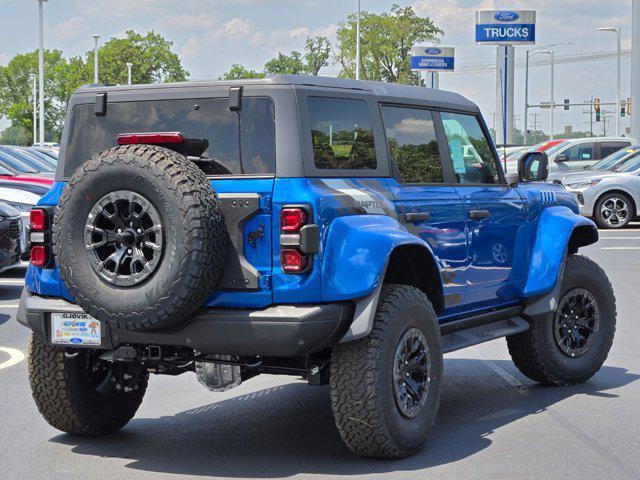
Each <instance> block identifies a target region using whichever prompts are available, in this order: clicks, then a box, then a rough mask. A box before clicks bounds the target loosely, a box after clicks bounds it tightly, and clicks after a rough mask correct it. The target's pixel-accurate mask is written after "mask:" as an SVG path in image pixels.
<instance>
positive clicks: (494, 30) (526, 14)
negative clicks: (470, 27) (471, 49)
mask: <svg viewBox="0 0 640 480" xmlns="http://www.w3.org/2000/svg"><path fill="white" fill-rule="evenodd" d="M535 42H536V12H535V11H532V10H518V11H513V10H497V11H496V10H489V11H478V12H476V43H481V44H497V45H517V44H531V43H535Z"/></svg>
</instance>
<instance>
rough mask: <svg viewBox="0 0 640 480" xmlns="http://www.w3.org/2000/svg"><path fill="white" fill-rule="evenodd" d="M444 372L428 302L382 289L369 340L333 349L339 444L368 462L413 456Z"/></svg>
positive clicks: (399, 288)
mask: <svg viewBox="0 0 640 480" xmlns="http://www.w3.org/2000/svg"><path fill="white" fill-rule="evenodd" d="M442 372H443V360H442V345H441V339H440V330H439V328H438V321H437V318H436V314H435V311H434V310H433V306H432V305H431V302H429V299H428V298H427V296H426V295H425V294H424V293H423V292H422V291H420V290H418V289H416V288H414V287H409V286H405V285H385V286H384V287H383V288H382V292H381V295H380V300H379V302H378V308H377V311H376V316H375V321H374V325H373V330H372V331H371V333H370V334H369V336H367V337H365V338H363V339H360V340H356V341H354V342H350V343H344V344H338V345H336V346H335V347H334V348H333V352H332V356H331V404H332V408H333V414H334V417H335V420H336V425H337V427H338V430H339V432H340V435H341V437H342V440H343V441H344V442H345V443H346V445H347V446H348V447H349V448H350V449H351V450H352V451H353V452H355V453H357V454H359V455H363V456H366V457H374V458H403V457H407V456H409V455H411V454H413V453H415V452H416V451H417V450H419V449H420V448H421V447H422V445H423V444H424V442H425V439H426V437H427V435H428V433H429V431H430V429H431V426H432V425H433V422H434V420H435V418H436V414H437V412H438V406H439V404H440V393H441V390H442Z"/></svg>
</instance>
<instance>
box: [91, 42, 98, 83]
mask: <svg viewBox="0 0 640 480" xmlns="http://www.w3.org/2000/svg"><path fill="white" fill-rule="evenodd" d="M91 36H92V37H93V40H94V42H95V44H94V47H93V83H98V40H100V35H97V34H95V33H94V34H93V35H91Z"/></svg>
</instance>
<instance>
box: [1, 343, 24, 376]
mask: <svg viewBox="0 0 640 480" xmlns="http://www.w3.org/2000/svg"><path fill="white" fill-rule="evenodd" d="M0 352H4V353H6V354H8V355H9V360H6V361H4V362H2V363H0V370H2V369H3V368H9V367H13V366H14V365H17V364H18V363H20V362H21V361H23V360H24V353H22V352H21V351H20V350H16V349H15V348H7V347H0Z"/></svg>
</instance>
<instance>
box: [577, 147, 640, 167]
mask: <svg viewBox="0 0 640 480" xmlns="http://www.w3.org/2000/svg"><path fill="white" fill-rule="evenodd" d="M637 150H638V149H637V148H623V149H622V150H618V151H617V152H615V153H612V154H611V155H609V156H608V157H606V158H604V159H602V160H600V161H599V162H598V163H596V164H595V165H591V166H590V167H589V168H588V169H587V170H610V169H613V170H615V168H616V167H618V166H619V165H618V164H620V165H622V164H624V163H625V162H621V160H623V159H624V158H625V157H627V156H628V155H629V154H631V153H634V152H635V151H637Z"/></svg>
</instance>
